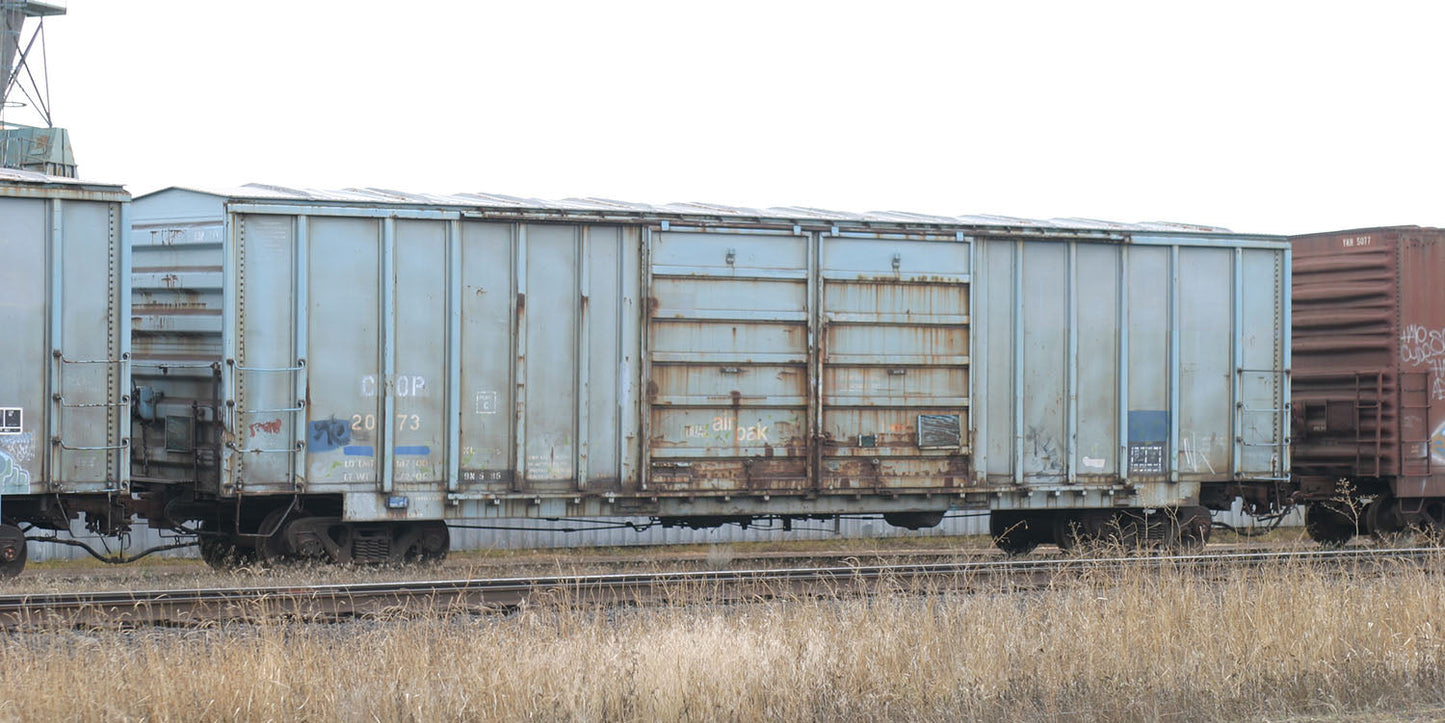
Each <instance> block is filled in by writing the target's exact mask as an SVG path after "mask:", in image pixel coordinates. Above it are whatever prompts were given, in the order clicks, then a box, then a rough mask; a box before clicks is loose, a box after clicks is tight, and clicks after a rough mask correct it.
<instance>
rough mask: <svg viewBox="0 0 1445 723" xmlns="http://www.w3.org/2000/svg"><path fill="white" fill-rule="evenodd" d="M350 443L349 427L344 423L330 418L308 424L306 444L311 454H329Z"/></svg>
mask: <svg viewBox="0 0 1445 723" xmlns="http://www.w3.org/2000/svg"><path fill="white" fill-rule="evenodd" d="M350 441H351V427H348V426H347V425H346V421H345V420H342V419H337V418H335V417H332V418H331V419H321V420H317V421H315V422H312V423H311V424H310V430H309V433H308V434H307V436H306V444H307V446H308V447H309V448H310V449H311V451H312V452H330V451H333V450H336V449H340V448H341V447H343V446H345V445H346V443H348V442H350Z"/></svg>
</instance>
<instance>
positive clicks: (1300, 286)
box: [1290, 226, 1445, 544]
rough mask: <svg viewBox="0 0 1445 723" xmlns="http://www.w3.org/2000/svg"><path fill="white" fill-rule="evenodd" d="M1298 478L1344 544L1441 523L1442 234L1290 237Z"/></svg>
mask: <svg viewBox="0 0 1445 723" xmlns="http://www.w3.org/2000/svg"><path fill="white" fill-rule="evenodd" d="M1290 241H1291V243H1292V244H1293V246H1294V254H1295V259H1296V265H1295V269H1294V282H1293V283H1294V298H1295V312H1296V313H1295V316H1294V356H1295V363H1296V368H1295V374H1294V403H1293V406H1294V414H1293V419H1294V422H1293V424H1294V440H1295V449H1294V462H1293V463H1294V474H1295V477H1296V479H1297V481H1298V484H1299V487H1300V495H1301V496H1302V497H1303V498H1304V499H1305V500H1306V501H1307V504H1306V508H1305V527H1306V529H1307V530H1308V531H1309V534H1310V535H1311V536H1312V537H1314V538H1315V539H1316V540H1319V541H1321V542H1324V543H1329V544H1342V543H1344V542H1345V541H1347V540H1349V539H1350V537H1352V536H1354V535H1355V534H1356V533H1358V532H1366V533H1373V534H1376V535H1382V536H1383V535H1390V534H1392V533H1398V532H1402V531H1405V530H1406V529H1408V528H1423V529H1427V530H1433V531H1435V532H1438V531H1439V530H1440V529H1441V528H1442V526H1445V283H1442V278H1445V231H1442V230H1441V229H1437V228H1421V227H1419V226H1395V227H1388V228H1367V229H1356V230H1351V231H1335V232H1330V233H1318V234H1310V235H1306V236H1295V237H1292V238H1291V239H1290Z"/></svg>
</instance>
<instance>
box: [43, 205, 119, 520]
mask: <svg viewBox="0 0 1445 723" xmlns="http://www.w3.org/2000/svg"><path fill="white" fill-rule="evenodd" d="M51 203H52V205H55V204H58V205H60V207H61V212H60V214H59V216H60V218H59V223H60V232H61V234H62V235H63V247H62V249H63V250H62V251H61V253H60V254H58V255H57V257H56V262H57V263H59V264H60V265H61V273H60V284H61V296H62V298H61V308H60V309H58V310H53V311H52V313H59V314H60V315H61V320H60V330H61V331H60V339H59V343H58V344H56V345H55V347H54V348H55V349H58V350H59V351H60V357H59V358H58V359H57V360H56V361H57V363H58V367H57V374H58V379H57V381H56V386H55V392H54V393H56V394H59V395H60V399H59V405H58V408H56V413H57V414H59V415H60V421H59V424H58V425H57V426H58V428H59V443H58V444H54V445H52V447H53V448H58V450H59V456H60V467H59V470H58V474H59V477H60V479H62V480H65V481H66V485H65V489H66V490H68V491H84V490H91V491H98V490H100V489H104V488H105V486H106V483H107V482H109V483H110V484H111V485H113V486H115V485H118V483H119V480H120V477H121V473H120V469H119V467H120V466H122V465H118V464H117V459H118V458H122V455H120V450H119V449H118V445H119V444H120V440H121V438H122V437H125V436H126V435H127V429H128V427H129V424H130V420H129V419H126V418H125V417H124V416H122V410H121V408H120V402H119V399H120V397H121V396H122V395H125V394H128V393H129V389H128V388H127V387H128V386H129V380H127V379H124V378H122V377H123V371H124V369H123V366H124V360H123V359H122V348H121V347H122V344H121V314H122V313H124V310H123V303H124V302H123V301H122V299H121V296H120V287H121V282H120V279H121V273H122V269H121V253H122V251H121V233H120V218H119V211H120V209H119V207H118V206H115V205H112V204H107V203H85V202H78V201H52V202H51ZM126 301H128V300H126ZM97 311H99V312H100V313H99V314H97ZM123 466H126V467H127V468H128V463H126V464H125V465H123ZM81 483H89V484H86V485H85V486H84V487H83V488H82V487H79V486H77V485H79V484H81Z"/></svg>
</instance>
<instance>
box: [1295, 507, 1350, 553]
mask: <svg viewBox="0 0 1445 723" xmlns="http://www.w3.org/2000/svg"><path fill="white" fill-rule="evenodd" d="M1359 526H1360V519H1359V514H1358V512H1357V511H1356V510H1355V509H1354V508H1353V507H1350V506H1349V505H1347V504H1345V503H1343V502H1337V501H1334V500H1326V501H1323V502H1311V503H1310V504H1309V506H1308V507H1306V508H1305V532H1306V533H1308V534H1309V536H1310V539H1311V540H1314V541H1315V542H1318V543H1320V544H1321V545H1327V546H1330V547H1338V546H1340V545H1343V544H1345V543H1346V542H1349V541H1350V538H1351V537H1354V536H1355V533H1356V532H1358V531H1359Z"/></svg>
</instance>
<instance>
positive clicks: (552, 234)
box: [515, 224, 582, 489]
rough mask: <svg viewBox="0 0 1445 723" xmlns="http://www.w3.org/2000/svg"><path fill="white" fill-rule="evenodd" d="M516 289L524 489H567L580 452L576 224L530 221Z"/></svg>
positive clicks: (518, 410) (518, 409)
mask: <svg viewBox="0 0 1445 723" xmlns="http://www.w3.org/2000/svg"><path fill="white" fill-rule="evenodd" d="M524 230H525V232H526V233H525V234H524V235H523V236H522V240H523V241H524V243H525V246H524V249H523V254H524V256H525V266H524V267H523V269H522V270H521V271H520V272H519V280H521V279H524V280H525V285H524V286H522V287H520V288H519V289H518V292H517V305H518V311H517V317H518V320H519V321H518V323H519V324H520V327H521V328H520V329H519V330H518V335H519V338H518V341H517V343H518V344H520V345H523V346H522V348H521V349H519V350H518V353H517V368H518V371H517V387H518V391H517V394H518V396H519V397H521V399H522V401H521V403H519V404H518V405H517V407H516V410H515V413H516V414H517V420H518V422H517V426H518V428H519V429H520V430H522V438H521V439H520V440H518V444H517V449H518V459H517V467H518V468H519V469H520V471H521V472H522V475H523V479H524V480H525V481H526V484H525V485H524V486H525V487H526V488H527V489H568V488H570V487H571V485H567V484H559V483H565V482H567V481H569V480H571V479H572V478H573V474H574V472H575V470H576V452H577V382H578V377H577V368H578V362H579V361H580V359H581V354H580V353H579V352H580V351H581V350H580V349H579V348H578V345H577V341H578V336H577V334H578V326H579V318H578V317H579V314H578V312H579V306H580V303H581V298H580V297H581V295H580V293H579V282H580V278H581V274H580V270H581V269H580V267H581V265H582V259H580V258H579V255H578V251H579V248H578V241H579V239H578V237H579V232H580V227H578V226H570V225H568V226H550V225H545V224H529V225H527V226H525V227H524Z"/></svg>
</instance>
